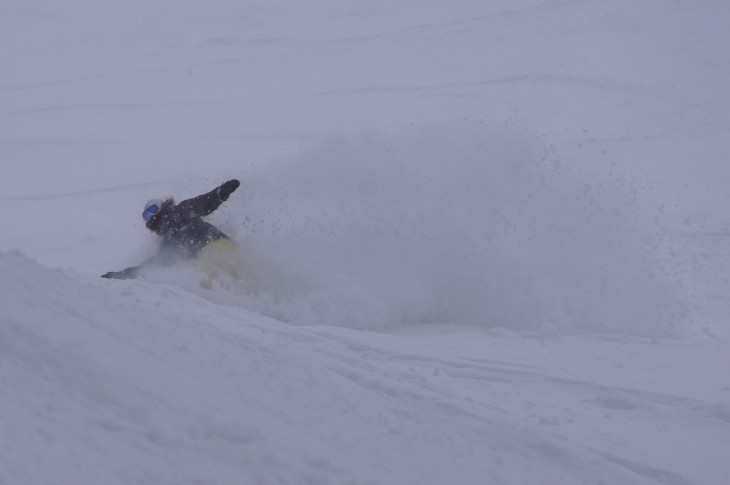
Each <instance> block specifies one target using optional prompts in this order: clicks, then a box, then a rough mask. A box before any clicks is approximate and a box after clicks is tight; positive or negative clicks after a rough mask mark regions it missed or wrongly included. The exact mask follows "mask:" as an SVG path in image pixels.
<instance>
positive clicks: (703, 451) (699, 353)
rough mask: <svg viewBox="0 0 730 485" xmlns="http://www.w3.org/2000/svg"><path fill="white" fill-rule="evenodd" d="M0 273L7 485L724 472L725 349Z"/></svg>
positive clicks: (4, 264) (541, 478) (715, 478)
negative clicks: (423, 327) (425, 321)
mask: <svg viewBox="0 0 730 485" xmlns="http://www.w3.org/2000/svg"><path fill="white" fill-rule="evenodd" d="M0 269H1V270H2V275H3V278H2V279H1V280H0V281H1V283H0V284H1V285H2V286H1V287H0V290H1V291H0V298H1V301H0V304H2V308H3V325H2V328H1V329H0V332H1V333H0V337H1V339H0V342H1V343H0V350H1V353H0V379H1V380H2V382H3V386H2V388H1V389H0V398H1V401H0V402H2V410H3V413H2V416H3V419H2V421H1V422H0V423H1V424H2V436H3V453H2V461H1V462H0V463H1V464H2V467H1V468H0V472H1V473H0V483H3V484H5V483H7V484H19V483H23V484H43V483H76V484H85V483H100V482H103V483H109V484H116V483H136V484H138V483H155V484H160V483H171V484H173V483H174V484H179V483H291V484H300V483H388V484H391V483H392V484H401V483H433V484H440V483H460V484H477V483H485V482H486V483H514V484H524V483H561V484H570V483H575V484H585V483H622V484H632V483H669V484H685V483H718V484H719V483H723V481H724V480H726V479H727V469H726V459H727V441H726V438H727V427H728V423H729V422H730V408H728V406H727V405H726V404H723V402H725V401H724V399H726V397H725V395H726V394H727V392H728V388H727V387H725V388H723V387H722V386H723V385H724V384H725V383H726V380H725V378H724V375H723V374H722V373H721V372H719V373H718V372H717V371H719V370H721V369H722V366H723V365H724V364H725V363H726V357H727V352H728V350H729V349H728V345H727V342H724V343H722V344H720V343H716V344H714V345H711V346H701V345H698V344H697V343H689V342H659V341H644V340H633V339H628V338H616V339H598V338H577V337H575V338H566V339H558V338H557V337H556V336H555V335H554V334H550V333H547V332H546V333H543V334H535V335H528V336H523V337H520V336H518V335H516V334H512V333H510V332H508V331H507V330H503V331H501V332H495V331H491V332H485V331H479V330H477V329H474V328H461V329H459V330H456V331H453V330H451V331H449V332H448V333H443V334H441V333H440V332H434V331H433V329H431V330H430V331H426V332H424V333H423V334H422V335H416V334H410V335H393V334H390V335H387V334H378V333H363V332H360V331H353V330H346V329H337V328H332V327H318V326H315V327H306V328H297V327H292V326H290V325H286V324H282V323H280V322H277V321H274V320H269V319H265V318H262V317H260V316H258V315H255V314H252V313H250V312H247V311H245V310H242V309H240V308H236V307H231V306H224V305H216V304H213V303H210V302H208V301H206V300H202V299H199V298H196V297H194V296H192V295H190V294H189V293H187V292H185V291H184V290H181V289H179V288H177V287H173V286H165V285H154V284H148V283H144V282H119V283H116V282H113V283H111V284H109V285H104V286H103V287H101V286H100V285H98V284H96V282H95V280H94V281H91V280H90V279H89V278H88V277H83V276H73V275H69V274H67V273H64V272H60V271H52V270H48V269H45V268H42V267H40V266H38V265H37V264H35V263H33V262H31V261H29V260H28V259H27V258H25V257H23V256H22V255H19V254H17V253H10V254H3V255H2V256H0ZM647 354H649V355H651V360H647V357H646V355H647ZM688 362H691V365H687V363H688Z"/></svg>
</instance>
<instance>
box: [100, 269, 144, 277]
mask: <svg viewBox="0 0 730 485" xmlns="http://www.w3.org/2000/svg"><path fill="white" fill-rule="evenodd" d="M136 273H137V268H127V269H125V270H122V271H109V272H108V273H104V274H103V275H101V277H102V278H109V279H113V280H128V279H130V278H134V277H135V276H136Z"/></svg>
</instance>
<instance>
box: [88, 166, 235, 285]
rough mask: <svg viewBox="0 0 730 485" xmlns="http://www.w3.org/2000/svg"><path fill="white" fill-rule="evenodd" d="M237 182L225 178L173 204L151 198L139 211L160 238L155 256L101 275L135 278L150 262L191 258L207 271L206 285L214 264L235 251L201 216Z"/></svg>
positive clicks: (211, 277) (233, 189)
mask: <svg viewBox="0 0 730 485" xmlns="http://www.w3.org/2000/svg"><path fill="white" fill-rule="evenodd" d="M239 185H241V183H240V182H239V181H238V180H235V179H233V180H229V181H228V182H225V183H224V184H223V185H221V186H220V187H216V188H215V189H213V190H212V191H210V192H208V193H207V194H203V195H199V196H197V197H194V198H192V199H188V200H184V201H182V202H180V203H179V204H175V201H174V200H173V199H172V198H168V199H166V200H161V199H153V200H150V201H149V202H147V204H145V206H144V211H143V212H142V217H143V218H144V220H145V223H146V226H147V229H149V230H150V231H152V232H154V233H155V234H157V235H159V236H160V237H161V238H162V241H161V244H160V251H159V253H158V254H157V255H156V256H153V257H152V258H151V259H149V260H147V261H145V262H144V263H142V264H141V265H139V266H133V267H131V268H127V269H124V270H122V271H110V272H108V273H106V274H103V275H102V276H101V277H102V278H114V279H129V278H135V277H136V276H137V275H138V273H139V270H140V269H141V268H142V267H144V266H146V265H148V264H150V263H162V264H165V263H170V262H173V261H175V260H177V259H180V258H182V259H191V258H192V259H195V260H197V261H199V262H201V266H203V268H204V269H205V271H206V272H207V273H208V285H209V284H210V280H212V279H213V278H215V276H216V274H217V272H218V267H220V266H222V265H224V264H225V263H226V260H228V259H231V258H229V256H230V255H232V254H234V253H235V252H236V246H235V244H234V243H233V242H232V241H231V240H230V238H229V237H228V236H226V235H225V234H224V233H223V232H222V231H221V230H220V229H218V228H217V227H215V226H214V225H212V224H210V223H208V222H205V221H204V220H203V219H202V218H203V217H205V216H207V215H209V214H210V213H212V212H213V211H214V210H216V209H217V208H218V207H220V205H221V204H222V203H223V202H224V201H226V200H228V197H230V195H231V194H232V193H233V192H234V191H235V190H236V189H237V188H238V186H239Z"/></svg>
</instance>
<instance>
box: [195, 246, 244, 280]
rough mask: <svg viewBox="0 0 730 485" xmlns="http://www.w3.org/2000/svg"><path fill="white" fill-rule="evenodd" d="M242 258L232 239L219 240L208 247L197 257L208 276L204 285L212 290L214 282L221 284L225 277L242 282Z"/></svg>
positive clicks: (198, 262)
mask: <svg viewBox="0 0 730 485" xmlns="http://www.w3.org/2000/svg"><path fill="white" fill-rule="evenodd" d="M240 258H241V256H240V252H239V250H238V246H236V243H234V242H233V241H232V240H230V239H218V240H216V241H213V242H211V243H210V244H208V245H206V246H205V247H204V248H203V249H201V250H200V251H199V252H198V254H197V255H196V256H195V260H196V262H197V264H198V265H199V266H200V267H201V269H202V270H203V271H204V272H205V274H206V276H207V280H205V281H203V283H202V285H203V286H205V287H206V288H211V287H212V286H213V281H219V282H220V278H221V276H223V275H226V276H228V277H229V278H231V279H233V280H240V279H241V272H240Z"/></svg>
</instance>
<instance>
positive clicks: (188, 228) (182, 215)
mask: <svg viewBox="0 0 730 485" xmlns="http://www.w3.org/2000/svg"><path fill="white" fill-rule="evenodd" d="M221 203H223V199H221V197H220V194H219V190H218V188H215V189H214V190H212V191H210V192H208V193H207V194H203V195H199V196H197V197H195V198H193V199H188V200H184V201H182V202H180V203H179V204H175V203H174V201H173V200H172V199H167V200H166V201H165V202H164V203H163V204H162V207H161V208H160V211H159V212H158V213H157V214H155V215H154V216H152V217H151V218H150V220H149V221H147V228H148V229H149V230H150V231H152V232H154V233H156V234H158V235H159V236H160V237H162V243H161V244H160V252H163V253H166V254H171V255H176V256H187V257H190V256H194V255H195V254H197V252H198V251H200V250H201V249H203V248H204V247H205V246H206V245H208V244H209V243H211V242H213V241H215V240H217V239H226V238H227V237H228V236H226V235H225V234H224V233H223V232H222V231H221V230H220V229H218V228H217V227H215V226H214V225H212V224H209V223H207V222H205V221H204V220H203V219H202V218H203V217H205V216H207V215H208V214H210V213H212V212H213V211H214V210H216V209H217V208H218V207H220V205H221Z"/></svg>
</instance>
